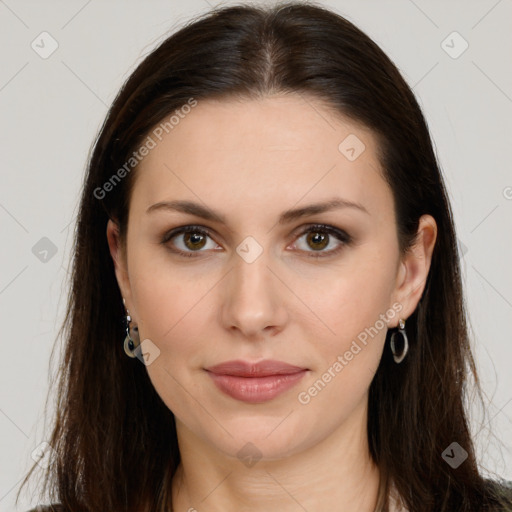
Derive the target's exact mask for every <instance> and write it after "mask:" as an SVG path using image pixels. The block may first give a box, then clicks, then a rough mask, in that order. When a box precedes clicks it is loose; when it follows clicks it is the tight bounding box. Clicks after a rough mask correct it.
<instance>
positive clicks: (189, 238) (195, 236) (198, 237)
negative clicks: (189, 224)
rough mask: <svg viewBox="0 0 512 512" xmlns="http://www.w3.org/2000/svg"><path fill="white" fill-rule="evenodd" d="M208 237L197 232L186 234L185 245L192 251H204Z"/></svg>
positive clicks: (184, 237) (184, 236)
mask: <svg viewBox="0 0 512 512" xmlns="http://www.w3.org/2000/svg"><path fill="white" fill-rule="evenodd" d="M205 241H206V235H203V234H201V233H196V232H190V233H184V235H183V243H184V244H185V245H186V246H187V247H188V248H189V249H191V250H196V249H202V248H203V247H204V245H205Z"/></svg>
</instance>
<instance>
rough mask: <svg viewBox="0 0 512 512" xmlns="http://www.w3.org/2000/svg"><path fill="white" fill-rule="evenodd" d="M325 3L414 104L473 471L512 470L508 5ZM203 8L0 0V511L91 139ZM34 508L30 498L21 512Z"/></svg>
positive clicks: (31, 440)
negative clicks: (443, 239) (136, 78)
mask: <svg viewBox="0 0 512 512" xmlns="http://www.w3.org/2000/svg"><path fill="white" fill-rule="evenodd" d="M232 3H235V2H223V4H232ZM242 3H243V2H242ZM256 3H258V2H256ZM322 3H323V4H324V5H326V6H329V7H331V8H333V9H334V10H335V11H337V12H338V13H340V14H342V15H344V16H346V17H347V18H348V19H349V20H351V21H353V22H354V23H355V24H356V25H358V26H359V27H360V28H362V29H363V30H364V31H365V32H366V33H367V34H368V35H369V36H370V37H372V38H373V39H374V40H375V41H376V42H377V43H378V44H379V45H380V46H381V47H382V48H383V49H384V51H386V52H387V53H388V55H389V56H390V57H391V58H392V60H393V61H394V62H395V63H396V65H397V66H398V67H399V69H400V70H401V72H402V73H403V75H404V77H405V78H406V80H407V82H408V83H409V84H410V85H411V87H413V90H414V92H415V94H416V96H417V98H418V100H419V102H420V104H421V106H422V108H423V110H424V112H425V115H426V118H427V121H428V123H429V127H430V129H431V133H432V136H433V139H434V141H435V146H436V151H437V154H438V157H439V160H440V163H441V165H442V169H443V172H444V176H445V179H446V183H447V186H448V189H449V194H450V197H451V200H452V205H453V209H454V213H455V220H456V226H457V230H458V238H459V243H460V244H461V248H462V249H463V258H462V260H463V261H462V265H463V277H464V282H465V287H466V292H467V299H468V307H469V311H470V319H471V326H472V329H473V337H474V339H473V346H474V352H475V356H476V360H477V365H478V369H479V371H480V375H481V378H482V384H483V386H484V391H485V394H486V397H487V398H486V400H487V402H488V403H487V407H488V417H487V418H486V419H485V421H483V420H482V417H481V414H480V413H479V412H478V411H475V414H474V419H473V421H472V428H473V431H474V434H475V436H476V439H477V448H478V455H479V457H480V461H481V465H482V468H484V470H485V471H491V472H493V471H494V472H496V473H498V474H499V475H502V476H504V477H506V478H508V479H512V371H511V361H512V336H511V333H510V329H511V326H512V269H511V262H512V171H511V166H510V155H509V153H510V150H511V148H512V140H511V134H512V69H511V67H512V58H511V57H512V1H511V0H499V1H498V0H473V1H468V0H463V1H455V0H450V1H449V2H448V1H445V0H442V1H441V0H438V1H430V0H429V1H427V0H414V1H413V0H395V1H390V0H387V1H383V0H378V1H377V0H374V1H368V0H366V1H365V0H359V1H356V0H353V1H349V0H337V1H336V0H332V1H326V2H322ZM216 5H219V3H216V2H214V0H208V1H206V0H182V1H169V0H168V1H156V0H153V1H146V2H142V1H139V2H136V1H133V0H132V1H127V0H122V1H99V0H90V1H87V0H73V1H70V0H67V1H60V2H57V1H50V0H47V1H45V2H40V1H39V2H38V1H22V0H0V48H1V50H0V51H1V56H2V59H1V64H2V65H1V66H0V112H1V132H0V140H1V148H2V151H1V154H0V172H1V180H0V226H1V243H2V248H1V251H0V254H1V256H0V258H1V259H0V315H1V324H0V326H1V335H0V339H1V341H0V343H1V347H2V358H1V359H0V379H1V381H0V382H1V386H0V510H2V511H10V510H15V507H14V497H15V492H16V491H17V488H18V485H19V483H20V481H21V478H22V476H23V474H24V472H25V471H27V469H28V468H29V466H30V464H31V462H32V460H31V453H32V452H33V450H35V449H36V447H38V446H39V445H40V444H41V443H42V442H44V441H45V438H44V434H45V433H44V432H43V420H44V418H43V406H44V401H45V399H46V396H47V392H48V379H49V373H50V370H51V369H50V367H49V357H50V351H51V348H52V346H53V344H54V341H55V337H56V334H57V331H58V328H59V327H60V323H61V322H62V319H63V312H64V306H65V303H66V294H67V293H68V289H69V283H68V281H67V278H68V264H69V254H70V249H71V246H72V242H73V240H72V235H73V227H74V222H75V216H76V212H77V204H78V200H79V195H80V187H81V183H82V179H83V175H84V169H85V164H86V160H87V156H88V152H89V149H90V146H91V144H92V142H93V139H94V137H95V135H96V133H97V131H98V129H99V127H100V125H101V123H102V121H103V119H104V116H105V114H106V112H107V109H108V107H109V105H110V103H111V102H112V100H113V99H114V97H115V95H116V93H117V91H118V89H119V88H120V86H121V85H122V83H123V82H124V81H125V79H126V78H127V77H128V76H129V74H130V73H131V71H133V69H134V67H135V65H136V64H137V63H139V62H140V61H141V59H142V58H143V56H145V55H146V54H147V53H148V52H149V51H150V50H151V49H152V48H154V47H155V45H156V44H157V42H159V41H160V40H161V39H163V38H164V37H166V36H167V35H168V34H169V33H170V32H172V31H174V30H176V29H177V28H179V27H180V26H181V25H182V24H183V23H185V22H186V21H187V20H188V19H189V18H190V17H191V16H193V15H196V14H199V13H201V12H204V11H205V10H208V9H209V8H210V6H211V7H213V6H216ZM43 32H46V34H41V33H43ZM41 40H43V42H41ZM56 45H58V47H56ZM54 47H56V49H55V51H53V53H52V54H51V55H46V54H45V52H46V53H49V52H51V51H52V50H53V49H54ZM43 57H45V58H43ZM91 342H93V340H91ZM119 342H120V343H121V342H122V340H121V339H120V340H119ZM447 342H449V340H447ZM51 410H52V409H51V408H50V411H51ZM490 429H492V431H494V432H495V434H496V438H494V437H492V436H490V434H489V432H490ZM397 435H399V433H397ZM36 504H37V503H36V501H35V498H32V499H31V498H30V497H28V496H27V497H26V499H25V500H24V501H23V502H22V503H21V504H20V507H19V510H21V511H23V510H27V509H28V508H29V507H30V506H34V505H36Z"/></svg>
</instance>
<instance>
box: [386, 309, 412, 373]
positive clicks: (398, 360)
mask: <svg viewBox="0 0 512 512" xmlns="http://www.w3.org/2000/svg"><path fill="white" fill-rule="evenodd" d="M399 337H401V338H402V340H403V348H402V351H401V352H400V353H399V354H397V350H396V341H397V338H399ZM390 346H391V352H392V353H393V359H394V360H395V363H397V364H400V363H401V362H402V361H403V360H404V357H405V356H406V355H407V352H408V350H409V341H408V339H407V334H406V332H405V320H403V319H402V318H400V321H399V324H398V327H397V330H396V331H395V332H394V333H393V334H391V341H390Z"/></svg>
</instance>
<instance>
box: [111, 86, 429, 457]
mask: <svg viewBox="0 0 512 512" xmlns="http://www.w3.org/2000/svg"><path fill="white" fill-rule="evenodd" d="M152 137H153V139H154V141H155V143H156V146H155V147H154V148H152V149H151V150H150V151H149V154H148V155H147V156H146V157H145V158H144V159H143V160H142V162H141V163H140V164H139V167H138V168H137V169H136V171H133V172H136V173H137V179H136V182H135V186H134V189H133V195H132V198H131V203H130V213H129V223H128V231H127V245H126V254H125V253H123V252H122V251H118V249H119V244H118V242H119V241H118V239H117V235H116V229H115V225H114V224H113V223H112V222H109V226H108V238H109V244H110V248H111V253H112V256H113V258H114V260H115V262H116V275H117V278H118V282H119V286H120V288H121V292H122V294H123V297H124V298H125V300H126V307H127V308H128V309H129V311H130V314H131V316H132V319H133V321H134V322H135V323H136V324H138V326H139V332H140V339H141V340H146V339H147V340H150V341H149V342H146V341H143V352H144V351H146V352H149V356H148V357H147V365H146V368H147V371H148V374H149V377H150V379H151V382H152V384H153V385H154V387H155V389H156V391H157V392H158V394H159V395H160V396H161V398H162V400H163V401H164V402H165V404H166V405H167V406H168V407H169V409H170V410H171V411H172V412H173V413H174V415H175V418H176V421H177V425H178V435H179V437H183V438H185V437H187V439H194V441H195V442H196V443H199V444H201V445H202V446H204V447H205V448H211V449H217V450H220V451H221V452H223V453H224V454H228V455H231V456H238V457H242V456H243V455H244V454H245V455H247V453H248V452H249V455H251V453H250V452H251V451H252V455H253V456H256V457H260V456H262V457H264V458H268V459H272V458H277V457H282V456H285V455H291V454H295V453H298V452H300V451H304V450H306V449H308V448H310V447H312V446H314V445H316V444H318V443H320V442H321V441H324V440H326V439H328V438H333V437H332V436H334V437H336V436H337V435H341V432H343V430H344V429H346V428H348V426H350V425H352V426H353V427H354V426H355V428H357V429H359V430H360V431H361V432H363V431H364V430H363V429H364V428H366V424H365V414H366V407H367V393H368V388H369V386H370V383H371V381H372V378H373V376H374V374H375V371H376V369H377V367H378V365H379V360H380V358H381V354H382V351H383V347H384V340H385V335H386V330H387V328H388V327H394V326H396V325H397V324H398V320H399V318H407V317H408V316H409V315H410V314H411V313H412V312H413V311H414V309H415V307H416V304H417V302H418V300H419V298H420V296H421V293H422V290H423V283H424V281H425V278H426V276H427V273H428V267H429V265H430V252H431V249H432V247H433V243H434V241H435V223H434V225H433V226H432V223H430V224H428V223H425V224H424V223H423V221H422V224H421V226H427V228H425V229H426V230H425V233H424V237H423V240H424V245H421V244H420V247H419V249H418V250H417V251H416V252H412V253H411V254H409V255H408V256H406V257H404V258H401V257H400V254H399V250H398V240H397V232H396V221H395V216H394V208H393V198H392V193H391V190H390V188H389V187H388V185H387V184H386V182H385V181H384V179H383V177H382V171H381V167H380V165H379V162H378V160H377V157H376V140H375V138H374V137H373V136H372V133H371V132H370V131H368V130H367V129H364V128H362V127H360V126H358V125H356V124H354V123H352V122H349V121H348V120H346V119H342V118H341V117H339V116H336V115H335V114H334V113H333V112H332V111H329V110H327V109H326V108H324V107H322V105H321V104H320V103H318V102H317V101H315V100H314V99H313V98H306V97H304V96H301V95H295V94H294V95H288V96H286V97H285V96H281V97H277V96H276V97H271V98H266V99H264V100H259V101H257V100H247V101H245V102H237V101H235V100H232V101H231V100H229V101H227V100H225V101H222V102H215V101H199V102H198V104H197V106H195V107H194V108H192V109H191V111H190V112H189V113H188V114H187V115H186V116H184V117H183V119H180V121H179V123H178V124H175V125H174V126H173V128H172V129H169V128H168V133H166V132H165V130H164V131H163V136H161V139H162V140H158V138H156V137H155V136H154V135H152ZM185 201H186V202H187V203H190V204H192V203H193V205H194V207H193V208H192V207H189V208H188V212H186V211H184V210H186V208H180V207H177V208H175V209H173V208H172V207H171V206H170V205H167V207H166V206H165V203H170V202H175V205H176V204H178V202H179V203H180V204H181V203H182V202H185ZM330 202H332V203H334V202H338V206H335V207H329V203H330ZM311 205H317V206H318V208H311ZM192 210H194V212H195V213H193V212H192ZM202 211H206V212H208V213H209V214H211V216H212V217H211V218H205V217H203V216H202V215H201V212H202ZM221 219H223V220H222V221H221ZM318 224H321V225H325V226H326V227H318V226H317V227H316V228H315V227H314V226H315V225H318ZM429 225H430V226H431V227H430V228H428V226H429ZM187 226H196V228H192V229H191V232H189V233H187V232H185V233H183V232H178V228H184V227H187ZM429 229H430V231H429ZM173 230H175V234H174V236H169V233H170V232H171V231H173ZM125 256H127V257H126V258H125ZM144 347H145V348H144ZM234 360H236V361H245V362H246V363H248V364H249V365H250V364H251V363H258V362H260V361H262V360H274V361H279V362H281V363H285V364H288V365H292V366H293V367H297V368H298V369H299V370H302V371H300V372H297V369H295V370H294V371H296V372H297V373H295V374H293V375H288V376H287V377H283V376H282V375H281V377H276V376H275V373H276V372H278V371H279V370H275V369H274V370H273V371H271V372H270V373H274V376H273V377H272V376H270V377H259V378H258V379H255V378H248V377H244V376H238V377H234V376H224V377H219V376H217V377H215V375H214V374H212V372H210V371H208V370H207V369H208V368H211V367H213V366H215V365H218V364H220V363H224V362H228V361H234ZM136 361H137V360H136ZM136 364H138V361H137V363H136ZM140 364H142V363H140ZM249 370H250V368H249ZM288 371H292V370H290V369H288ZM225 372H227V373H230V371H229V370H225ZM232 373H233V372H232ZM247 443H252V444H251V445H248V444H247ZM244 450H245V451H244ZM237 454H238V455H237Z"/></svg>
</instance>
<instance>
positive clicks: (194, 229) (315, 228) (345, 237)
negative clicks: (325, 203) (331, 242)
mask: <svg viewBox="0 0 512 512" xmlns="http://www.w3.org/2000/svg"><path fill="white" fill-rule="evenodd" d="M310 232H322V233H327V234H329V235H333V236H334V237H335V238H337V239H338V240H339V241H340V242H341V244H340V245H339V246H338V247H337V248H336V249H331V250H330V251H318V252H316V251H304V252H306V253H308V256H307V257H311V258H326V257H329V256H334V255H336V254H338V253H339V252H340V251H341V250H342V249H343V248H344V247H345V246H348V245H350V244H351V243H352V237H351V236H350V235H349V234H348V233H346V232H345V231H343V230H341V229H338V228H335V227H333V226H328V225H325V224H313V225H310V226H308V227H307V229H305V230H304V231H302V232H301V233H300V234H299V235H298V236H297V239H299V238H301V237H302V236H304V235H306V234H308V233H310ZM184 233H198V234H201V235H205V236H208V237H210V238H211V236H210V232H209V231H208V230H207V229H204V228H202V227H201V226H195V225H191V226H183V227H180V228H176V229H173V230H171V231H169V232H168V233H166V234H165V235H164V236H163V239H162V241H161V244H162V245H167V243H168V242H169V241H170V240H172V239H173V238H174V237H176V236H178V235H181V234H184ZM167 247H168V248H169V250H170V251H171V252H173V253H176V254H178V255H180V256H184V257H186V258H195V257H198V256H199V254H197V253H201V252H204V251H201V250H199V251H181V250H180V249H171V248H170V247H169V246H167Z"/></svg>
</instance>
